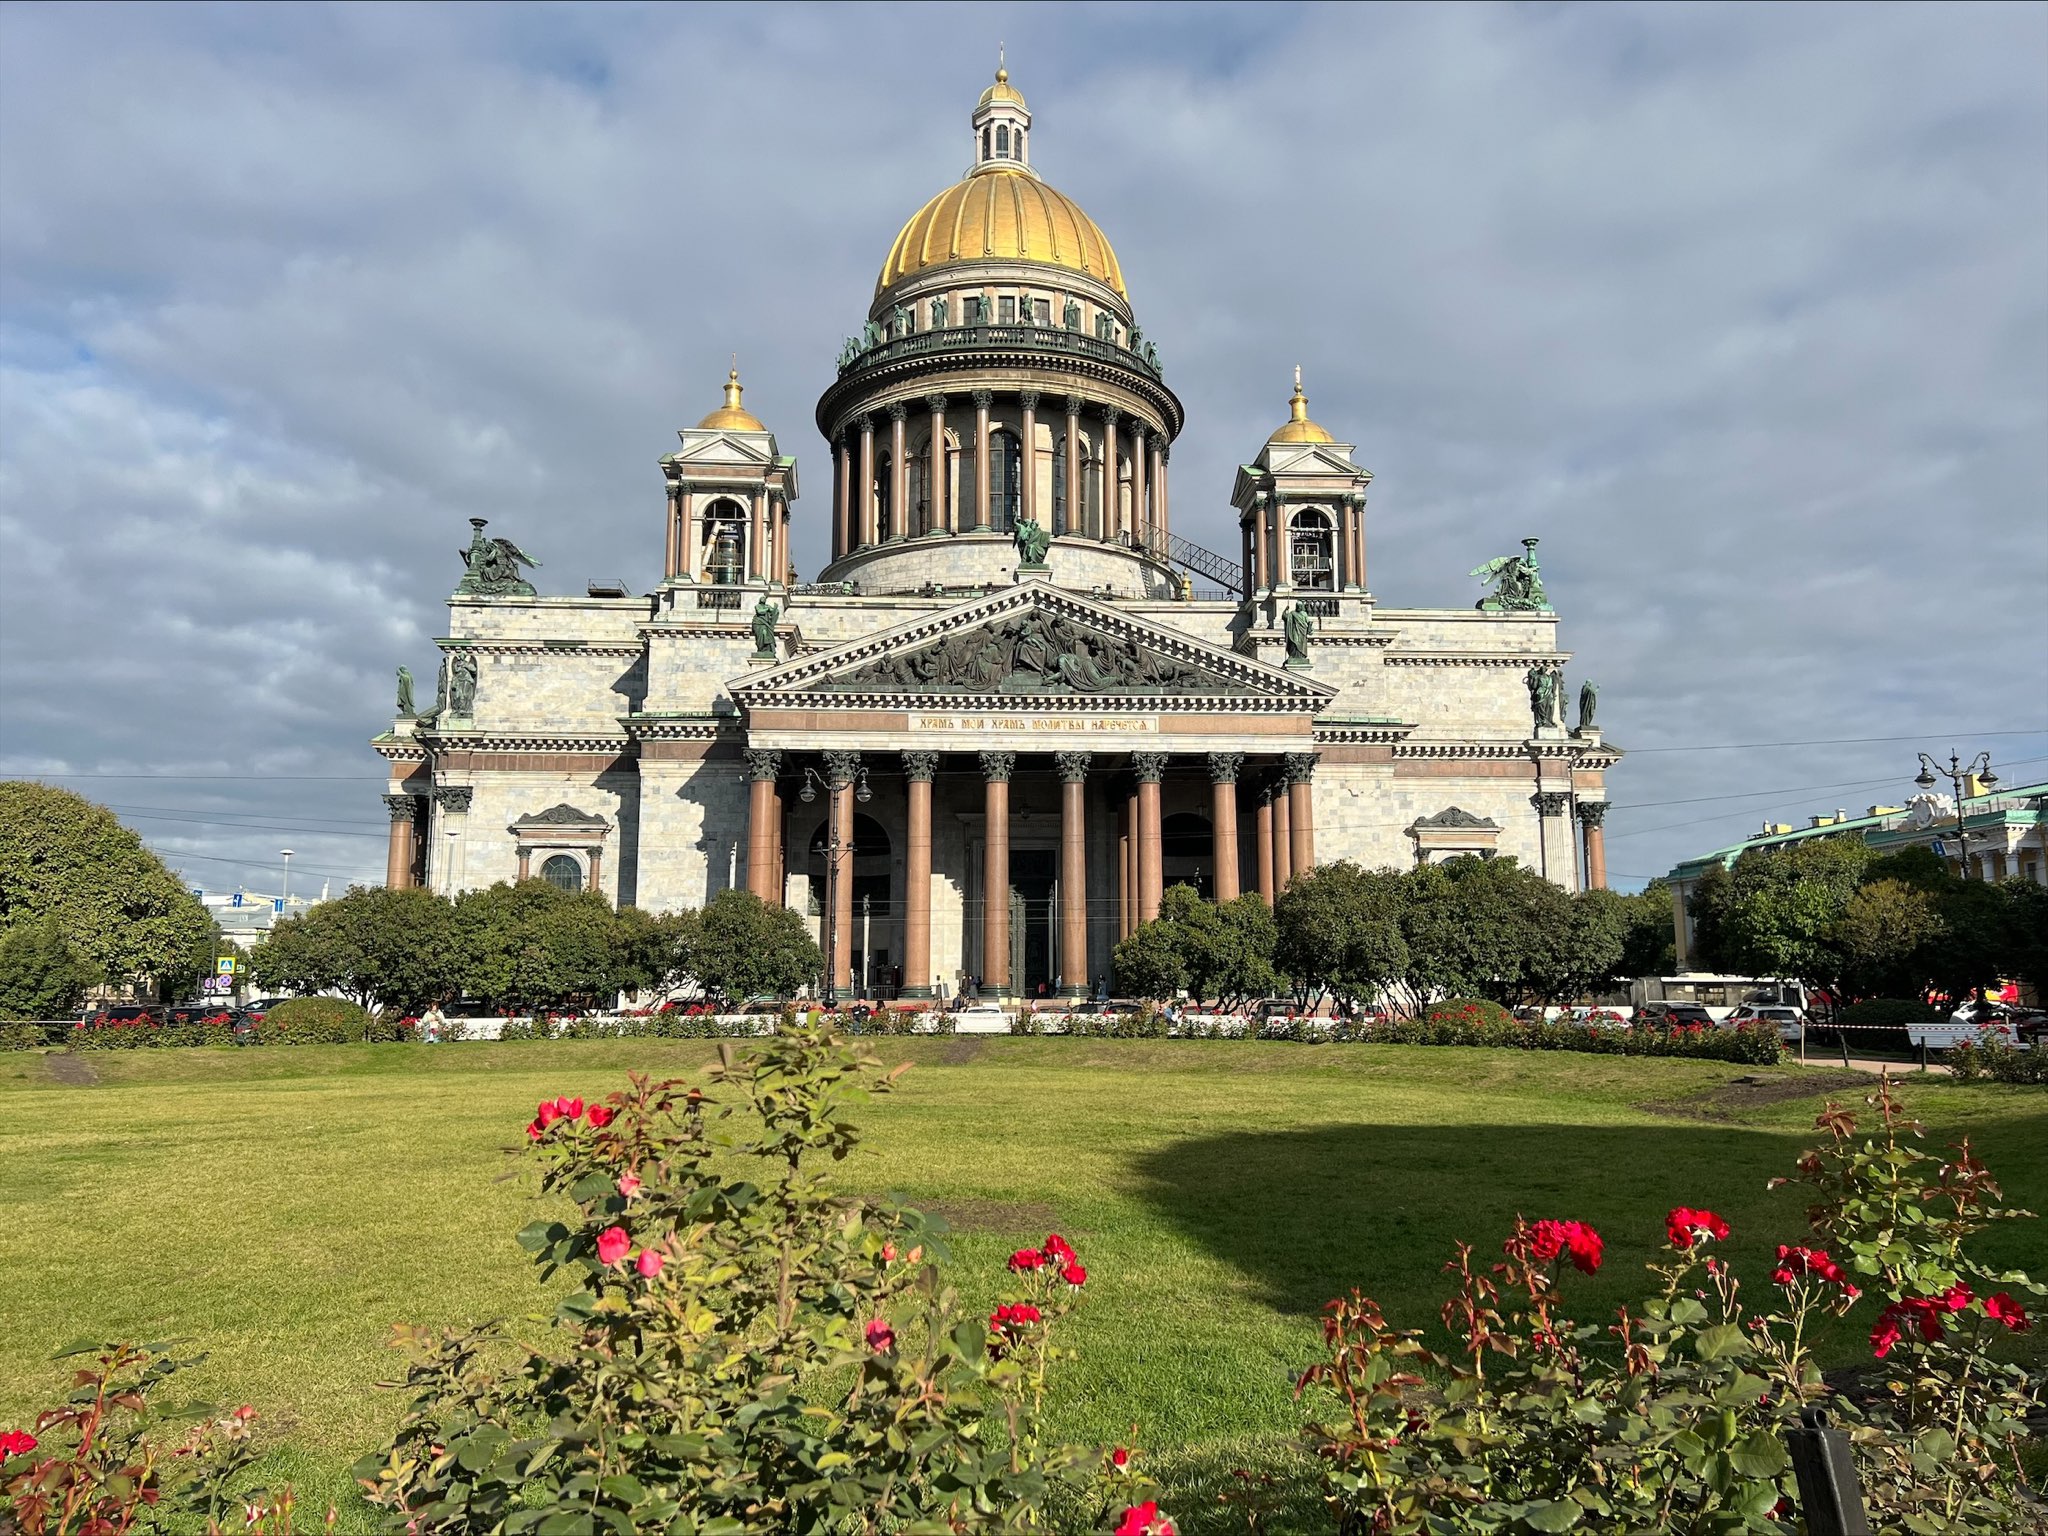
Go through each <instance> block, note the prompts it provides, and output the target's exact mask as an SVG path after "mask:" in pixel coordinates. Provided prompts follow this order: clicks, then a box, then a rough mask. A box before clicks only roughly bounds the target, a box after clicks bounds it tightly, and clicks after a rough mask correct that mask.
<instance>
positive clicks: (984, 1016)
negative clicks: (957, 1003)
mask: <svg viewBox="0 0 2048 1536" xmlns="http://www.w3.org/2000/svg"><path fill="white" fill-rule="evenodd" d="M952 1020H953V1031H954V1033H955V1034H961V1035H1007V1034H1008V1033H1009V1032H1010V1016H1009V1014H1008V1013H1006V1012H1004V1011H1003V1010H1002V1009H1001V1008H998V1007H997V1006H996V1005H995V1004H994V1003H969V1004H968V1005H967V1006H966V1007H965V1008H955V1009H954V1010H953V1012H952Z"/></svg>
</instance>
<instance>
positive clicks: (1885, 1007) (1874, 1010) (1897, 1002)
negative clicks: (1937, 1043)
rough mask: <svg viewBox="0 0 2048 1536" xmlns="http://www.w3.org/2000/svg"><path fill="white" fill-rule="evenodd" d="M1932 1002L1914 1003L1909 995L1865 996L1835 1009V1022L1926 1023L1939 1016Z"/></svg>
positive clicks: (1865, 1023)
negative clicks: (1860, 999)
mask: <svg viewBox="0 0 2048 1536" xmlns="http://www.w3.org/2000/svg"><path fill="white" fill-rule="evenodd" d="M1941 1016H1942V1015H1941V1011H1940V1010H1939V1009H1937V1008H1936V1007H1935V1006H1934V1005H1933V1004H1932V1003H1916V1002H1914V1001H1913V1000H1912V999H1911V998H1909V997H1866V998H1865V999H1864V1000H1863V1001H1862V1002H1860V1003H1846V1004H1844V1005H1843V1006H1842V1007H1840V1008H1838V1009H1836V1010H1835V1018H1834V1022H1835V1023H1837V1024H1862V1025H1871V1024H1885V1025H1889V1024H1927V1023H1931V1022H1933V1021H1934V1020H1936V1019H1938V1018H1940V1017H1941Z"/></svg>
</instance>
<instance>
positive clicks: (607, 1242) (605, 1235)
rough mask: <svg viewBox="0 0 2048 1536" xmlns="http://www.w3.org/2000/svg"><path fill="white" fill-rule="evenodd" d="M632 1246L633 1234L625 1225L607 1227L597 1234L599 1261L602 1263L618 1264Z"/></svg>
mask: <svg viewBox="0 0 2048 1536" xmlns="http://www.w3.org/2000/svg"><path fill="white" fill-rule="evenodd" d="M632 1246H633V1239H632V1236H631V1235H630V1234H629V1233H628V1232H627V1231H626V1229H625V1228H624V1227H606V1228H605V1229H604V1230H603V1231H602V1232H600V1233H598V1234H597V1261H598V1263H600V1264H616V1263H618V1262H619V1260H621V1259H623V1258H624V1257H625V1256H626V1250H627V1249H628V1248H631V1247H632Z"/></svg>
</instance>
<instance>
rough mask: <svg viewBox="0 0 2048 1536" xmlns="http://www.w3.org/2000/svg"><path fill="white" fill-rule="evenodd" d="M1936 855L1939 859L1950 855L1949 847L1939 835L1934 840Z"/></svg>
mask: <svg viewBox="0 0 2048 1536" xmlns="http://www.w3.org/2000/svg"><path fill="white" fill-rule="evenodd" d="M1934 856H1935V857H1936V858H1937V859H1945V858H1947V857H1948V847H1947V845H1946V844H1944V843H1943V842H1942V840H1941V839H1940V838H1938V837H1937V838H1936V839H1935V840H1934Z"/></svg>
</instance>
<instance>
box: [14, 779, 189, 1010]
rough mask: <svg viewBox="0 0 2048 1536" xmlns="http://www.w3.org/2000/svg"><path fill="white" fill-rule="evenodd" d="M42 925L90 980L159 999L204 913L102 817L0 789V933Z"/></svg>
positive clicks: (65, 801)
mask: <svg viewBox="0 0 2048 1536" xmlns="http://www.w3.org/2000/svg"><path fill="white" fill-rule="evenodd" d="M43 918H49V919H51V920H53V921H54V922H55V923H56V924H57V927H58V929H59V930H60V931H61V932H62V933H63V935H64V939H65V942H66V943H67V944H69V945H70V947H71V949H72V951H73V952H74V953H75V954H76V955H78V956H79V957H80V958H81V959H82V960H84V961H85V963H86V964H88V965H90V966H92V967H93V968H94V970H95V971H96V972H97V973H98V974H99V975H100V976H102V977H104V978H106V979H107V980H110V981H127V980H136V981H145V980H146V981H148V982H152V983H155V984H157V985H159V986H161V987H164V988H166V995H173V994H172V991H171V990H170V989H171V988H172V986H173V984H175V983H177V982H179V981H181V980H184V979H187V978H189V976H190V974H191V963H192V957H193V955H194V954H195V953H196V952H197V951H198V950H199V949H201V948H202V947H203V946H204V945H205V944H206V943H207V941H208V940H209V939H210V937H211V934H212V920H211V919H210V918H208V917H207V915H206V910H205V908H203V907H201V906H200V904H199V902H198V901H197V899H195V898H194V897H193V895H192V893H191V892H190V891H189V890H187V889H186V888H185V886H184V883H183V882H182V881H180V880H179V879H178V877H177V876H176V875H174V874H172V873H171V872H170V871H169V870H168V869H166V868H165V867H164V864H163V861H162V860H161V859H159V858H158V857H157V856H156V855H155V854H154V853H152V852H150V850H149V849H148V848H146V847H144V846H143V843H142V839H141V838H139V837H137V836H136V835H135V834H134V833H133V832H131V831H129V830H128V829H127V828H126V827H124V826H122V825H121V823H120V822H119V821H117V820H116V819H115V818H114V815H113V813H112V812H110V811H108V810H106V809H105V808H103V807H101V806H97V805H94V804H93V803H92V802H91V801H89V800H86V799H83V798H81V797H80V796H78V795H74V794H72V793H71V792H70V791H68V790H62V789H52V788H51V787H50V786H49V785H47V784H30V783H25V782H21V781H18V780H17V781H11V782H8V783H4V784H0V930H4V929H10V928H12V927H13V926H14V925H15V924H16V923H19V922H22V921H24V920H35V921H40V920H41V919H43Z"/></svg>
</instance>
